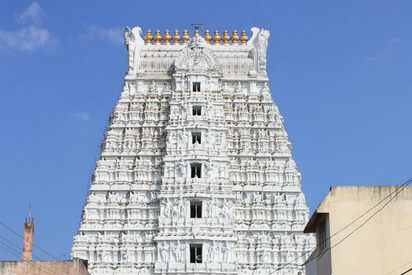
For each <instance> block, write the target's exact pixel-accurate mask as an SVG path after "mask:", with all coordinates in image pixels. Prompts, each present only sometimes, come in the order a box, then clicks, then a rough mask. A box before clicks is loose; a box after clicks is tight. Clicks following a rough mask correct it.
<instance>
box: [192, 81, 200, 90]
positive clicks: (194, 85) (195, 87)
mask: <svg viewBox="0 0 412 275" xmlns="http://www.w3.org/2000/svg"><path fill="white" fill-rule="evenodd" d="M193 92H200V82H193Z"/></svg>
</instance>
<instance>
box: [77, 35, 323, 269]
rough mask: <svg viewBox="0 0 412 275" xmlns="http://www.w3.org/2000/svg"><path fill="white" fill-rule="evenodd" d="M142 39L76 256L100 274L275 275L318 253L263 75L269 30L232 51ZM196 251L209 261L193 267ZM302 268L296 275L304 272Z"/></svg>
mask: <svg viewBox="0 0 412 275" xmlns="http://www.w3.org/2000/svg"><path fill="white" fill-rule="evenodd" d="M140 33H141V31H140V28H138V27H136V28H133V29H132V30H130V29H128V28H127V29H126V31H125V34H124V37H125V43H126V46H127V47H128V51H129V52H128V54H129V56H128V57H129V58H128V64H129V69H128V75H127V76H126V77H125V84H124V90H123V92H122V94H121V96H120V99H119V101H118V102H117V104H116V106H115V107H114V109H113V112H112V115H111V118H110V122H109V127H108V129H107V131H106V133H105V137H104V141H103V143H102V147H101V156H100V158H99V160H98V161H97V163H96V169H95V171H94V173H93V177H92V183H91V186H90V192H89V195H88V197H87V200H86V204H85V206H84V208H83V213H82V222H81V225H80V228H79V233H78V235H76V236H75V238H74V242H73V243H74V244H73V249H72V256H73V257H79V258H82V259H86V260H88V262H89V271H90V273H91V274H92V275H102V274H169V273H176V274H184V273H185V272H191V273H192V274H194V273H202V274H272V273H273V272H274V271H275V270H277V269H278V268H279V267H282V266H284V265H285V264H286V263H287V260H289V259H294V258H295V257H296V255H302V254H303V253H306V252H308V251H311V250H312V249H313V247H314V246H315V243H314V240H313V238H312V237H311V236H307V235H304V234H303V233H302V230H303V227H304V226H305V223H306V222H307V220H308V209H307V206H306V201H305V198H304V195H303V193H302V192H301V190H300V185H299V183H300V174H299V172H298V170H297V167H296V163H295V162H294V161H293V159H292V156H291V145H290V142H289V141H288V137H287V134H286V131H285V129H284V126H283V118H282V116H281V115H280V113H279V110H278V108H277V107H276V105H275V104H274V102H273V100H272V98H271V96H270V89H269V86H268V81H269V80H268V79H267V76H266V72H265V70H266V47H267V40H268V37H269V32H268V31H266V30H262V29H257V28H254V29H252V38H251V39H250V40H249V41H248V42H247V44H246V45H245V44H242V45H233V46H230V47H229V46H226V45H225V46H219V45H216V46H213V45H210V44H207V43H206V42H205V41H204V39H203V38H201V37H199V36H197V35H195V36H194V37H193V38H192V39H190V41H189V42H188V43H187V44H186V45H181V44H179V45H177V44H176V45H174V44H171V45H165V46H164V45H143V44H142V41H143V40H142V38H141V37H140ZM166 38H167V37H166ZM147 39H149V38H147ZM156 39H157V41H158V39H159V38H158V37H157V38H156ZM166 40H167V39H166ZM173 64H174V66H173V69H174V70H170V68H171V66H172V65H173ZM253 71H255V73H253ZM140 73H142V74H140ZM143 73H144V74H143ZM135 74H139V77H134V76H133V75H135ZM250 75H254V77H253V78H250V77H249V76H250ZM166 79H167V80H166ZM193 82H200V83H201V91H199V92H193V91H192V87H191V85H192V83H193ZM194 107H197V108H198V107H201V115H193V108H194ZM192 132H197V133H201V142H196V143H195V144H193V143H192ZM194 163H196V164H197V165H200V167H201V177H200V178H199V177H197V176H196V177H194V178H192V176H191V172H192V171H191V169H192V166H191V165H192V164H194ZM198 167H199V166H198ZM191 205H198V206H199V205H201V211H200V213H201V218H193V217H192V216H191V212H192V208H191ZM198 214H199V213H197V214H196V215H198ZM193 244H195V245H199V244H201V245H202V252H203V253H202V261H203V263H202V264H191V263H190V251H191V249H190V246H191V245H193ZM303 262H304V259H303V258H301V259H299V260H298V262H297V264H296V265H294V266H290V269H288V272H289V271H290V274H298V272H301V274H304V270H303V268H302V267H301V264H303ZM257 266H258V267H259V268H258V269H256V267H257ZM191 268H192V269H191ZM278 273H279V272H278ZM279 274H281V273H279Z"/></svg>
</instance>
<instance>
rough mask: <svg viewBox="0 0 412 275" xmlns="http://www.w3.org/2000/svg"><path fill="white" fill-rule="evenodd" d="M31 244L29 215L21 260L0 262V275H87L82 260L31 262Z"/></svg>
mask: <svg viewBox="0 0 412 275" xmlns="http://www.w3.org/2000/svg"><path fill="white" fill-rule="evenodd" d="M33 242H34V222H33V219H32V218H31V217H30V215H29V218H27V219H26V222H25V223H24V234H23V251H22V260H21V261H0V275H89V272H88V271H87V262H86V261H84V260H80V259H76V258H75V259H72V260H62V261H54V260H53V261H33V260H32V258H33ZM11 252H13V251H11Z"/></svg>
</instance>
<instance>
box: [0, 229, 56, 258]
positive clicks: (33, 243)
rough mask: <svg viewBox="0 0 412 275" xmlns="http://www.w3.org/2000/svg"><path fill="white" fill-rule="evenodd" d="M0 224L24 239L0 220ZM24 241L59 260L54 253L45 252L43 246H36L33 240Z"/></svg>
mask: <svg viewBox="0 0 412 275" xmlns="http://www.w3.org/2000/svg"><path fill="white" fill-rule="evenodd" d="M0 225H2V226H4V227H5V228H7V229H8V230H10V231H11V232H13V233H14V234H15V235H17V236H19V237H20V238H22V239H23V240H24V237H23V236H22V235H21V234H19V233H17V232H16V231H14V230H13V229H12V228H10V227H9V226H7V225H6V224H4V223H3V222H1V221H0ZM26 241H28V242H29V243H31V244H33V246H34V247H36V248H37V249H39V250H41V251H43V253H45V254H47V255H48V256H50V257H52V258H53V259H55V260H60V259H59V258H57V257H55V256H54V255H52V254H51V253H49V252H47V251H46V250H44V249H43V248H41V247H39V246H37V245H36V244H34V243H33V242H31V241H29V240H26Z"/></svg>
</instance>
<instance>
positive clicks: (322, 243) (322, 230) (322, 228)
mask: <svg viewBox="0 0 412 275" xmlns="http://www.w3.org/2000/svg"><path fill="white" fill-rule="evenodd" d="M318 242H319V243H318V247H319V249H320V251H323V250H325V249H326V248H327V238H326V221H325V220H324V221H322V222H321V224H320V225H319V235H318Z"/></svg>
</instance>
